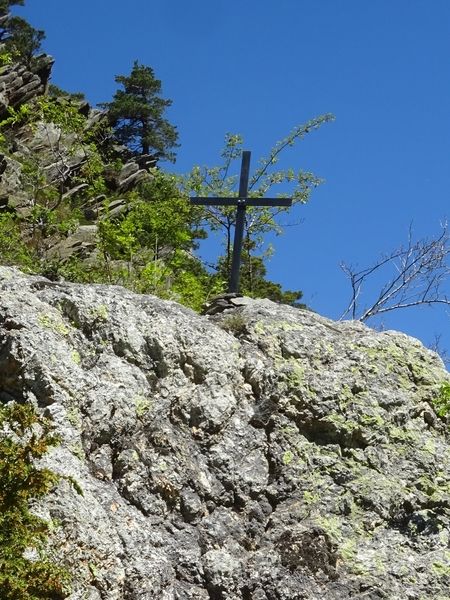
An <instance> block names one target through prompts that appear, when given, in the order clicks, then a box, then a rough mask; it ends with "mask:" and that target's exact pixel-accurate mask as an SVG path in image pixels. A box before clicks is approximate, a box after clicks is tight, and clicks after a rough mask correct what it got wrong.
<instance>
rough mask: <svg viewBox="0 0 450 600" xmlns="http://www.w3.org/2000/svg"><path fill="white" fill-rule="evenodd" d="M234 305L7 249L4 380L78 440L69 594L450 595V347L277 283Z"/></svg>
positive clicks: (73, 444)
mask: <svg viewBox="0 0 450 600" xmlns="http://www.w3.org/2000/svg"><path fill="white" fill-rule="evenodd" d="M233 310H234V311H236V312H235V313H234V314H235V315H238V319H236V322H237V321H238V322H239V327H234V328H233V327H231V326H230V313H229V312H228V313H224V314H216V315H214V316H209V317H201V316H198V315H196V314H195V313H193V312H192V311H190V310H188V309H186V308H183V307H181V306H179V305H177V304H176V303H174V302H166V301H162V300H160V299H158V298H155V297H152V296H139V295H136V294H133V293H131V292H129V291H126V290H124V289H123V288H119V287H113V286H101V285H96V286H94V285H92V286H83V285H74V284H67V283H61V282H59V283H54V282H50V281H47V280H46V279H44V278H42V277H31V276H25V275H23V274H21V273H20V272H19V271H16V270H14V269H11V268H5V267H0V327H1V336H0V375H1V377H0V398H1V400H2V401H3V402H9V401H11V400H15V401H19V402H22V403H32V404H33V405H34V406H36V407H37V409H38V410H39V411H41V412H42V413H43V414H45V415H46V416H48V417H50V418H51V419H52V420H53V422H54V424H55V427H56V429H57V431H58V434H59V436H60V439H61V441H62V443H61V445H59V446H58V447H56V448H54V449H53V450H52V451H51V452H50V453H49V454H47V455H46V457H45V458H44V459H43V465H44V466H48V468H49V469H50V470H51V471H52V472H55V473H60V474H63V475H65V476H66V478H65V479H61V480H60V483H59V484H58V486H57V488H56V489H55V491H54V492H52V493H51V494H49V495H48V496H47V497H46V498H45V499H44V500H42V501H40V505H39V510H40V514H42V515H44V516H46V517H47V519H48V520H51V521H52V522H53V523H57V524H58V526H57V527H54V528H53V530H52V531H51V540H50V543H51V546H52V549H53V553H54V554H55V556H57V557H58V559H59V561H60V562H61V564H62V565H64V567H65V568H67V569H68V570H69V571H70V572H71V573H72V580H73V591H72V594H71V595H70V596H69V598H70V600H81V599H82V598H90V599H91V600H99V599H105V600H115V599H117V600H120V599H123V600H125V599H127V600H144V599H164V600H168V599H172V598H173V599H180V600H181V599H183V600H184V599H186V600H187V599H189V598H192V599H208V598H209V599H214V600H216V599H217V600H238V599H242V600H253V599H254V600H297V599H298V600H300V599H305V600H306V599H307V600H313V599H314V600H318V599H319V598H320V599H325V600H338V599H339V600H345V599H346V598H348V599H350V598H352V599H356V598H360V599H362V598H364V599H374V600H375V599H378V598H386V599H389V600H404V599H411V600H413V599H414V600H416V599H423V600H425V599H430V600H431V599H437V598H440V599H441V600H443V599H444V598H448V591H447V590H448V587H449V584H450V550H449V548H450V540H449V524H450V468H449V467H450V464H449V462H450V458H449V452H448V448H449V446H448V422H447V416H446V414H445V410H443V409H442V406H446V405H445V403H444V404H443V402H442V398H441V394H442V390H443V389H444V388H443V385H445V383H446V382H448V381H449V376H448V373H447V372H446V370H445V369H444V367H443V365H442V362H441V361H440V359H439V357H438V356H437V355H436V354H434V353H432V352H430V351H429V350H427V349H425V348H424V347H423V346H422V345H421V344H420V343H419V342H417V341H416V340H413V339H412V338H409V337H407V336H405V335H403V334H400V333H395V332H382V333H380V332H375V331H372V330H370V329H369V328H367V327H365V326H364V325H362V324H360V323H353V322H347V323H334V322H332V321H330V320H328V319H325V318H323V317H320V316H319V315H317V314H314V313H312V312H309V311H305V310H298V309H294V308H290V307H287V306H283V305H277V304H274V303H272V302H269V301H266V300H254V301H249V302H248V303H246V304H245V305H244V306H241V307H239V308H236V309H233ZM440 398H441V400H439V399H440ZM67 477H70V480H68V479H67ZM71 481H74V482H76V484H77V486H78V489H75V487H74V485H73V484H71ZM80 491H81V492H82V494H81V493H79V492H80Z"/></svg>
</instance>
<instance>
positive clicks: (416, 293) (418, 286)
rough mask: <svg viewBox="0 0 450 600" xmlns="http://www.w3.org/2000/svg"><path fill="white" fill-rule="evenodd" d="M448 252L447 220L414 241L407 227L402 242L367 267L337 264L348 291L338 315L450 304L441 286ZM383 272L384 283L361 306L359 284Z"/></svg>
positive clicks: (448, 272)
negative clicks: (347, 282)
mask: <svg viewBox="0 0 450 600" xmlns="http://www.w3.org/2000/svg"><path fill="white" fill-rule="evenodd" d="M449 256H450V237H449V233H448V228H447V224H444V225H443V226H442V232H441V233H440V234H439V235H438V236H437V237H434V238H431V239H420V240H418V241H414V239H413V234H412V229H411V227H410V230H409V233H408V242H407V244H406V246H400V248H398V249H396V250H394V251H392V252H391V253H390V254H388V255H386V256H383V257H381V258H380V259H379V260H378V261H377V262H376V263H375V264H374V265H372V266H370V267H368V268H365V269H362V270H360V271H357V270H356V269H355V268H353V267H351V266H349V265H346V264H344V263H343V264H341V268H342V270H343V271H344V273H345V274H346V275H347V277H348V278H349V280H350V285H351V289H352V292H351V297H350V301H349V303H348V305H347V308H346V309H345V311H344V312H343V314H342V315H341V317H340V318H341V319H344V318H345V317H347V316H348V315H349V314H351V317H352V318H353V319H358V320H360V321H367V320H368V319H370V318H371V317H374V316H376V315H380V314H383V313H386V312H390V311H393V310H397V309H400V308H409V307H412V306H421V305H427V306H431V305H435V304H444V305H450V298H449V297H448V296H447V294H446V293H445V290H444V285H445V283H446V282H447V279H448V276H449V275H450V266H449V263H448V259H449ZM384 272H387V275H386V277H387V280H386V282H385V284H384V285H383V286H382V287H381V289H380V290H379V291H378V293H376V294H374V295H373V299H372V300H371V301H370V302H369V303H368V304H367V305H366V306H365V307H361V306H360V303H359V300H360V296H361V292H362V288H363V287H365V288H367V287H369V286H370V284H371V282H372V280H373V276H374V275H377V276H378V275H379V273H380V274H381V273H384Z"/></svg>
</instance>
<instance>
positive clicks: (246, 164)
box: [190, 150, 292, 293]
mask: <svg viewBox="0 0 450 600" xmlns="http://www.w3.org/2000/svg"><path fill="white" fill-rule="evenodd" d="M250 154H251V153H250V152H249V151H248V150H244V151H243V152H242V165H241V177H240V182H239V196H238V197H237V198H208V197H206V198H204V197H200V196H198V197H196V198H190V201H191V203H192V204H201V205H207V206H236V207H237V209H236V225H235V228H234V241H233V259H232V262H231V274H230V282H229V286H228V291H229V292H231V293H238V291H239V270H240V266H241V254H242V242H243V239H244V226H245V209H246V208H247V206H291V205H292V198H248V179H249V173H250Z"/></svg>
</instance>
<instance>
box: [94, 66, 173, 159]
mask: <svg viewBox="0 0 450 600" xmlns="http://www.w3.org/2000/svg"><path fill="white" fill-rule="evenodd" d="M115 79H116V82H117V83H120V84H121V85H122V86H123V89H122V90H117V92H116V93H115V95H114V98H113V101H112V102H106V103H104V104H102V106H103V107H105V108H107V109H108V113H109V118H110V122H111V125H112V126H113V128H114V131H115V135H116V138H117V140H118V141H119V142H120V143H122V144H125V145H126V146H128V147H129V148H130V149H131V150H132V151H133V152H135V153H137V154H150V153H152V154H155V155H156V156H157V157H158V158H160V159H163V160H170V161H172V162H174V161H175V154H174V153H173V152H172V151H171V149H172V148H174V147H177V146H178V144H177V139H178V132H177V130H176V127H174V126H173V125H171V124H170V123H169V122H168V121H167V120H166V119H165V118H164V116H163V114H164V111H165V110H166V108H168V107H169V106H170V105H171V104H172V101H171V100H165V99H163V98H161V96H160V94H161V81H160V80H159V79H156V78H155V75H154V72H153V69H151V68H150V67H147V66H145V65H141V64H139V63H138V62H137V61H135V63H134V65H133V69H132V71H131V74H130V75H129V76H125V75H118V76H117V77H116V78H115Z"/></svg>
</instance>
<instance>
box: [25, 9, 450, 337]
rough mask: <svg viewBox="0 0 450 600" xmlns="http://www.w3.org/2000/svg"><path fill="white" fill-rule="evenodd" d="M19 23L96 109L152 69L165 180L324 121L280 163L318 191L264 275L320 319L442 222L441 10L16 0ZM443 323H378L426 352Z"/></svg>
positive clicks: (406, 316)
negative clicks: (164, 130)
mask: <svg viewBox="0 0 450 600" xmlns="http://www.w3.org/2000/svg"><path fill="white" fill-rule="evenodd" d="M17 12H18V13H20V14H22V15H23V16H25V17H26V18H27V20H28V21H29V22H30V23H31V24H32V25H33V26H34V27H36V28H41V29H44V30H45V32H46V34H47V39H46V41H45V43H44V48H45V50H46V51H47V52H49V53H50V54H52V55H53V56H54V57H55V59H56V64H55V67H54V71H53V82H54V83H55V84H57V85H59V86H61V87H63V88H65V89H68V90H70V91H83V92H84V93H85V94H86V97H87V99H88V100H89V101H90V102H91V103H93V104H96V103H98V102H102V101H109V100H111V98H112V95H113V93H114V91H115V90H116V89H117V85H116V83H115V82H114V76H115V75H118V74H128V73H129V72H130V70H131V67H132V64H133V61H134V60H139V61H140V62H141V63H143V64H146V65H149V66H151V67H152V68H153V69H154V70H155V74H156V76H157V77H158V78H159V79H161V80H162V82H163V96H164V97H166V98H170V99H172V100H173V106H172V107H171V109H170V112H169V113H168V118H169V120H170V121H171V122H172V123H173V124H175V125H177V126H178V129H179V132H180V143H181V147H180V148H179V151H178V160H177V162H176V164H175V166H171V165H170V164H167V169H172V170H174V171H177V172H187V171H188V170H190V168H191V167H192V166H193V165H194V164H209V165H213V164H217V163H218V160H219V152H220V148H221V146H222V142H223V138H224V135H225V133H226V132H233V133H240V134H242V135H243V136H244V139H245V141H246V143H245V148H246V149H249V150H251V151H252V158H253V160H254V161H256V159H257V158H259V157H260V156H262V155H264V154H266V153H267V151H268V150H269V149H270V147H271V146H272V145H273V143H274V142H276V141H277V140H279V139H280V138H282V137H284V136H285V135H286V134H287V133H288V132H289V131H290V130H291V129H292V128H293V127H294V126H295V125H298V124H300V123H302V122H305V121H307V120H309V119H310V118H312V117H314V116H317V115H319V114H322V113H325V112H331V113H333V114H334V115H335V116H336V121H335V122H334V123H329V124H326V125H324V126H323V128H321V129H320V130H319V131H316V132H313V133H312V134H311V135H310V136H309V137H308V138H307V139H305V140H304V141H303V142H301V143H300V145H299V146H296V147H295V148H293V149H290V150H289V153H288V155H287V156H286V162H284V164H283V165H282V166H288V165H289V166H293V167H296V168H298V167H301V168H303V169H305V170H311V171H313V172H314V173H315V174H317V175H319V176H321V177H323V178H324V179H325V180H326V183H324V185H323V186H321V188H320V189H318V190H317V191H315V192H314V193H313V195H312V197H311V200H310V203H309V205H308V206H306V207H300V208H298V209H297V210H296V212H295V214H294V215H293V216H292V221H297V220H301V224H300V225H299V226H296V227H288V228H287V231H286V233H285V235H284V236H282V237H279V238H277V239H276V240H275V247H276V254H275V255H274V257H273V258H272V259H271V261H270V263H269V275H270V277H271V278H272V279H273V280H276V281H279V282H280V283H282V284H283V286H284V287H286V288H290V289H302V290H303V291H304V299H305V301H306V302H307V303H308V304H309V305H310V306H311V307H312V308H313V309H315V310H316V311H318V312H319V313H321V314H323V315H325V316H329V317H332V318H337V317H338V316H339V315H340V314H341V312H342V310H343V309H344V307H345V304H346V302H347V300H348V298H349V293H350V288H349V285H348V283H347V280H346V278H345V276H344V275H343V273H342V272H341V270H340V268H339V263H340V262H341V261H343V260H344V261H346V262H349V263H352V264H359V265H360V266H362V267H363V266H368V265H369V264H370V263H371V262H372V261H374V260H375V259H376V258H378V257H379V256H380V254H382V253H383V252H388V251H389V250H391V249H393V248H395V247H396V246H398V245H399V244H400V243H402V242H405V241H406V238H407V234H408V229H409V226H410V224H411V223H412V224H413V230H414V233H415V235H416V236H417V237H423V236H428V235H435V234H437V233H439V231H440V223H441V221H443V220H445V219H446V218H447V217H448V216H449V210H448V204H449V202H448V201H449V190H450V168H449V167H450V1H449V0H376V1H375V0H190V1H189V2H187V1H186V0H160V1H159V2H155V1H152V0H130V1H129V2H128V3H126V2H123V0H120V1H119V0H77V1H76V2H72V1H70V0H64V1H62V0H26V7H24V8H22V9H17ZM205 251H206V252H208V251H209V250H208V249H206V250H205ZM449 287H450V286H449ZM448 313H449V311H448V310H446V309H445V308H444V309H442V308H441V309H437V308H435V309H431V308H427V307H425V308H423V309H422V310H421V311H416V310H415V311H408V310H407V311H404V312H403V313H400V312H397V313H392V314H391V316H389V317H386V318H385V319H384V321H383V324H384V325H385V326H386V327H388V328H395V329H399V330H402V331H404V332H406V333H408V334H410V335H414V336H416V337H419V338H420V339H422V340H423V341H424V343H426V344H429V343H431V342H432V340H433V338H434V335H435V334H442V342H443V344H444V346H446V347H447V348H450V333H449V314H448ZM374 324H375V323H374Z"/></svg>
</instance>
